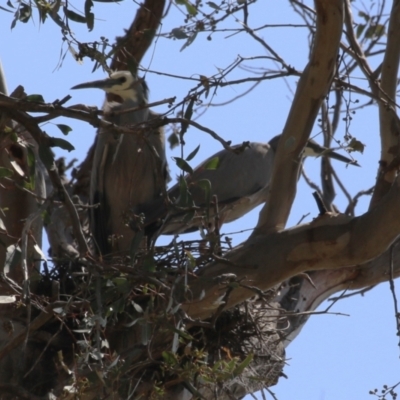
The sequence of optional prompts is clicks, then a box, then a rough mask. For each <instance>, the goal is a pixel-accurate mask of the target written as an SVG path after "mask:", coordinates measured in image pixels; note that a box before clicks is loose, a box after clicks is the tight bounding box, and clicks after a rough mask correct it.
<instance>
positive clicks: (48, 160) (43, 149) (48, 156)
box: [39, 145, 55, 170]
mask: <svg viewBox="0 0 400 400" xmlns="http://www.w3.org/2000/svg"><path fill="white" fill-rule="evenodd" d="M39 157H40V159H41V160H42V163H43V164H44V166H45V167H46V168H47V169H50V170H52V169H54V168H55V164H54V155H53V152H52V151H51V150H50V148H49V147H47V146H45V145H39Z"/></svg>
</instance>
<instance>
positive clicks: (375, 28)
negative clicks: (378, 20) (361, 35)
mask: <svg viewBox="0 0 400 400" xmlns="http://www.w3.org/2000/svg"><path fill="white" fill-rule="evenodd" d="M384 34H385V26H384V25H381V24H371V25H370V26H369V27H368V28H367V30H366V31H365V38H366V39H372V38H380V37H381V36H383V35H384Z"/></svg>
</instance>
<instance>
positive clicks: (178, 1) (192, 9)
mask: <svg viewBox="0 0 400 400" xmlns="http://www.w3.org/2000/svg"><path fill="white" fill-rule="evenodd" d="M176 4H181V5H184V6H185V7H186V10H187V12H188V13H189V15H191V16H192V17H194V16H195V15H196V14H197V9H196V7H195V6H194V5H193V4H192V3H191V2H190V1H188V0H176Z"/></svg>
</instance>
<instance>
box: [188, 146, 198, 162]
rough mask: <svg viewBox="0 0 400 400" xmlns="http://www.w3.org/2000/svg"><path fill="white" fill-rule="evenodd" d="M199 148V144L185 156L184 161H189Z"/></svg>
mask: <svg viewBox="0 0 400 400" xmlns="http://www.w3.org/2000/svg"><path fill="white" fill-rule="evenodd" d="M199 149H200V145H198V146H197V147H196V148H195V149H194V150H193V151H192V152H191V153H190V154H189V155H188V156H187V157H186V161H191V160H192V159H193V158H194V157H195V155H196V154H197V152H198V151H199Z"/></svg>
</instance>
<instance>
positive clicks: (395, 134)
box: [371, 0, 400, 207]
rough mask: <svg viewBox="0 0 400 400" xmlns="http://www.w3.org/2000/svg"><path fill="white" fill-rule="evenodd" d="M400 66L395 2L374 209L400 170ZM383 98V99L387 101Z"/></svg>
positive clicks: (398, 9) (384, 81) (398, 5)
mask: <svg viewBox="0 0 400 400" xmlns="http://www.w3.org/2000/svg"><path fill="white" fill-rule="evenodd" d="M399 63H400V1H399V0H396V1H393V6H392V10H391V13H390V20H389V28H388V33H387V44H386V51H385V56H384V58H383V63H382V74H381V85H380V88H381V91H382V92H383V96H384V97H385V98H387V99H388V102H389V104H384V103H383V102H379V103H378V105H379V125H380V127H379V130H380V136H381V146H382V147H381V158H380V162H379V170H378V176H377V181H376V185H375V190H374V194H373V196H372V199H371V207H374V206H375V205H376V204H377V202H378V201H379V200H380V199H381V197H382V196H384V195H385V194H386V193H387V192H388V190H389V189H390V186H391V185H392V183H393V181H394V179H395V178H396V175H397V173H398V170H399V162H400V143H399V137H400V121H399V117H398V115H397V113H396V105H395V104H396V90H397V79H398V73H399ZM383 96H382V97H383Z"/></svg>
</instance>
